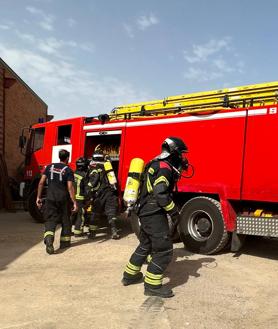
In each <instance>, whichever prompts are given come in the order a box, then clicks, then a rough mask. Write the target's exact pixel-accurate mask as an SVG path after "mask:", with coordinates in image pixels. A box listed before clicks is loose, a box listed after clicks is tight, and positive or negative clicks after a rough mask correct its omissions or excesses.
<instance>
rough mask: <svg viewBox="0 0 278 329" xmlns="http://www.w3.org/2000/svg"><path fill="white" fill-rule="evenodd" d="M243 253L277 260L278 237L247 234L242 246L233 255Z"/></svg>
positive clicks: (236, 255)
mask: <svg viewBox="0 0 278 329" xmlns="http://www.w3.org/2000/svg"><path fill="white" fill-rule="evenodd" d="M243 254H244V255H250V256H255V257H262V258H269V259H273V260H278V238H265V237H260V236H247V237H246V240H245V243H244V245H243V247H242V248H241V250H239V251H238V252H236V253H235V254H234V256H233V257H240V256H241V255H243Z"/></svg>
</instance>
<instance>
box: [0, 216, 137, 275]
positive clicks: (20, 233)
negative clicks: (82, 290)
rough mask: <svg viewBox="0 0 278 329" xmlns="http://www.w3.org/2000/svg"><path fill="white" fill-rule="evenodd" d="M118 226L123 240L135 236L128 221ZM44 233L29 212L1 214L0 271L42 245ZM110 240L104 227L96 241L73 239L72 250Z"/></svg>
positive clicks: (120, 222) (121, 222) (41, 226)
mask: <svg viewBox="0 0 278 329" xmlns="http://www.w3.org/2000/svg"><path fill="white" fill-rule="evenodd" d="M117 225H118V228H119V233H120V236H121V238H124V237H125V236H127V235H129V234H134V233H133V232H132V230H131V226H130V223H129V222H128V221H127V220H122V221H119V222H118V223H117ZM59 227H60V226H59V225H58V228H59ZM43 232H44V224H40V223H36V222H34V220H33V219H32V218H31V217H30V215H29V213H27V212H24V211H18V212H15V213H8V212H0V234H1V235H0V271H4V270H6V269H7V266H8V265H9V264H10V263H12V262H13V261H15V260H16V259H17V258H18V257H20V256H21V255H22V254H24V253H25V252H27V251H28V250H29V249H31V248H32V247H34V246H35V245H37V244H38V243H41V242H42V240H43ZM57 238H58V239H59V237H58V233H57V232H56V238H55V239H57ZM108 240H110V234H109V228H107V227H102V228H100V229H99V230H98V233H97V235H96V238H95V239H92V240H91V239H88V238H86V237H84V238H80V240H74V239H73V243H72V246H71V248H76V247H78V246H80V245H83V244H87V243H104V242H106V241H108ZM67 250H68V249H58V250H56V251H55V253H56V254H58V253H63V252H65V251H67ZM42 252H45V251H44V247H42Z"/></svg>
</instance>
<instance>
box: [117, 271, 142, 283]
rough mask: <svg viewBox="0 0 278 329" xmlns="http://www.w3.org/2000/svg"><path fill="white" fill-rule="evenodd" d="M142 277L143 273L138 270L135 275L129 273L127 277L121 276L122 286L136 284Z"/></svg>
mask: <svg viewBox="0 0 278 329" xmlns="http://www.w3.org/2000/svg"><path fill="white" fill-rule="evenodd" d="M142 279H143V273H142V272H138V273H136V274H135V275H130V276H129V277H126V276H125V275H124V276H123V278H122V284H123V286H129V285H130V284H136V283H139V282H141V281H142Z"/></svg>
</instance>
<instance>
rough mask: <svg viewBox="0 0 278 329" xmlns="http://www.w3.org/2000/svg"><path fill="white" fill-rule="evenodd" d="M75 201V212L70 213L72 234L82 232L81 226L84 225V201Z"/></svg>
mask: <svg viewBox="0 0 278 329" xmlns="http://www.w3.org/2000/svg"><path fill="white" fill-rule="evenodd" d="M76 203H77V206H78V210H77V212H76V213H74V214H73V215H72V218H71V221H72V224H74V234H76V235H79V234H80V235H81V234H82V233H83V227H84V222H85V218H84V214H85V210H84V206H85V201H84V200H78V199H77V200H76Z"/></svg>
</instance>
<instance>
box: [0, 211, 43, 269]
mask: <svg viewBox="0 0 278 329" xmlns="http://www.w3.org/2000/svg"><path fill="white" fill-rule="evenodd" d="M43 229H44V226H43V224H38V223H35V222H34V221H33V220H32V218H31V217H30V215H29V214H28V213H27V212H23V211H19V212H16V213H8V212H1V213H0V232H1V236H0V271H3V270H5V269H7V265H8V264H10V263H12V262H13V261H14V260H15V259H17V258H18V257H19V256H20V255H22V254H23V253H25V252H26V251H27V250H29V249H31V248H32V247H33V246H35V245H36V244H38V243H39V242H41V241H42V239H43Z"/></svg>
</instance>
